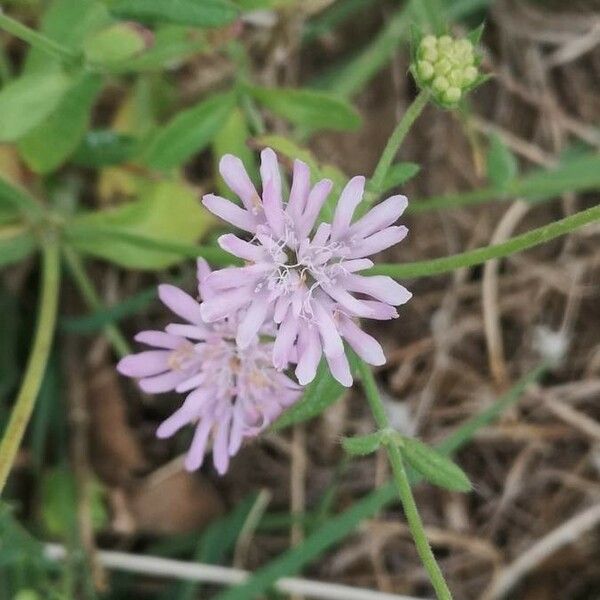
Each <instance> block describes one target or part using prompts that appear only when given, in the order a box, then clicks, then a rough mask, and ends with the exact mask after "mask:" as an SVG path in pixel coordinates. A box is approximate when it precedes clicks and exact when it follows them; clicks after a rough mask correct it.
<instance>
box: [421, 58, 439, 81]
mask: <svg viewBox="0 0 600 600" xmlns="http://www.w3.org/2000/svg"><path fill="white" fill-rule="evenodd" d="M417 72H418V74H419V77H420V78H421V79H422V80H423V81H429V80H430V79H431V78H432V77H433V75H434V73H435V72H434V70H433V65H432V64H431V63H430V62H427V61H426V60H420V61H419V62H418V64H417Z"/></svg>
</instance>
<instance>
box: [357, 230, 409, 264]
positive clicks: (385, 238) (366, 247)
mask: <svg viewBox="0 0 600 600" xmlns="http://www.w3.org/2000/svg"><path fill="white" fill-rule="evenodd" d="M407 233H408V229H407V228H406V227H405V226H404V225H400V226H395V227H388V228H387V229H382V230H381V231H378V232H377V233H374V234H373V235H370V236H369V237H368V238H365V239H364V240H362V242H360V243H359V244H357V245H356V246H355V247H354V248H352V250H351V251H350V254H349V255H348V258H361V257H363V256H371V254H377V253H378V252H381V251H382V250H385V249H386V248H389V247H390V246H393V245H395V244H397V243H398V242H401V241H402V240H403V239H404V238H405V237H406V234H407Z"/></svg>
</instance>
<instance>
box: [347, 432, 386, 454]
mask: <svg viewBox="0 0 600 600" xmlns="http://www.w3.org/2000/svg"><path fill="white" fill-rule="evenodd" d="M381 441H382V436H381V432H379V431H376V432H375V433H369V434H367V435H356V436H354V437H345V438H343V439H342V447H343V448H344V450H345V451H346V452H347V453H348V454H350V455H352V456H366V455H367V454H372V453H373V452H375V451H376V450H377V449H378V448H379V447H380V446H381Z"/></svg>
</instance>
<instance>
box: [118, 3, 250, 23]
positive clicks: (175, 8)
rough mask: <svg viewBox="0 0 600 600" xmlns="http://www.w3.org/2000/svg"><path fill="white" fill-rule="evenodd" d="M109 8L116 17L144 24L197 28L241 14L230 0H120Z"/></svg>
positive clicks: (223, 21)
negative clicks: (172, 24)
mask: <svg viewBox="0 0 600 600" xmlns="http://www.w3.org/2000/svg"><path fill="white" fill-rule="evenodd" d="M109 10H110V12H111V14H113V15H114V16H115V17H118V18H122V19H134V20H135V21H140V22H141V23H149V24H154V23H175V24H179V25H190V26H195V27H221V26H223V25H227V24H228V23H231V22H232V21H233V20H234V19H235V18H236V17H237V15H238V9H237V7H236V6H235V4H233V3H232V2H229V1H228V0H202V1H201V2H198V1H197V0H168V1H166V0H117V1H116V2H113V3H112V4H111V5H110V7H109Z"/></svg>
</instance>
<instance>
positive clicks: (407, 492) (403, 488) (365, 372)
mask: <svg viewBox="0 0 600 600" xmlns="http://www.w3.org/2000/svg"><path fill="white" fill-rule="evenodd" d="M356 362H357V366H358V371H359V373H360V378H361V380H362V384H363V387H364V390H365V394H366V396H367V400H368V401H369V406H370V407H371V412H372V413H373V417H374V419H375V422H376V423H377V426H378V427H379V428H380V429H387V428H389V427H390V422H389V419H388V417H387V415H386V413H385V409H384V406H383V403H382V401H381V397H380V396H379V391H378V390H377V384H376V383H375V379H374V377H373V373H372V371H371V368H370V367H369V366H368V365H367V364H366V363H365V362H364V361H362V360H361V359H357V361H356ZM386 450H387V454H388V459H389V461H390V464H391V465H392V471H393V473H394V483H395V484H396V489H397V490H398V495H399V496H400V501H401V502H402V507H403V509H404V514H405V515H406V520H407V522H408V527H409V529H410V532H411V534H412V537H413V539H414V541H415V545H416V547H417V552H418V553H419V556H420V557H421V561H422V562H423V566H424V567H425V569H426V571H427V574H428V575H429V580H430V581H431V584H432V585H433V588H434V590H435V593H436V595H437V597H438V599H440V600H452V594H451V593H450V590H449V589H448V585H447V584H446V581H445V580H444V575H443V574H442V571H441V570H440V568H439V566H438V564H437V562H436V560H435V556H434V555H433V552H432V550H431V546H430V545H429V541H428V540H427V536H426V534H425V529H424V527H423V522H422V521H421V516H420V515H419V511H418V509H417V505H416V503H415V499H414V497H413V494H412V491H411V489H410V481H409V479H408V474H407V473H406V469H405V467H404V461H403V460H402V455H401V454H400V450H398V447H397V446H396V445H395V444H386Z"/></svg>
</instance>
